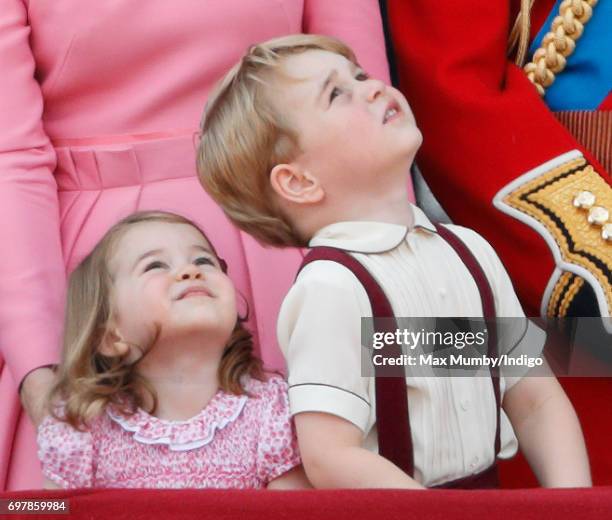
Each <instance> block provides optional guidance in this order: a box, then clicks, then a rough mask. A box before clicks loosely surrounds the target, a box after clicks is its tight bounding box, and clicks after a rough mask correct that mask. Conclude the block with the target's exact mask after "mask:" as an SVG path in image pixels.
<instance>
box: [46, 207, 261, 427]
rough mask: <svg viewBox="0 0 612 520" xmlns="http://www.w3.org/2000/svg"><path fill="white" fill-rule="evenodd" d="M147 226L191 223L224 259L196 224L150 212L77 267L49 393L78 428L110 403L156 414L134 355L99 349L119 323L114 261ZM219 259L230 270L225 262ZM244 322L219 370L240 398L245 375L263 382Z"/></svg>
mask: <svg viewBox="0 0 612 520" xmlns="http://www.w3.org/2000/svg"><path fill="white" fill-rule="evenodd" d="M146 222H166V223H170V224H187V225H190V226H192V227H194V228H195V229H197V230H198V231H199V232H200V233H201V234H202V236H203V237H204V238H205V239H206V240H207V241H208V243H209V244H210V245H211V248H212V250H213V252H214V253H215V256H217V258H218V255H217V254H216V251H215V249H214V246H213V245H212V244H211V243H210V240H208V238H207V237H206V235H205V234H204V232H202V230H201V229H200V228H198V226H197V225H195V224H194V223H193V222H192V221H190V220H188V219H186V218H184V217H181V216H179V215H175V214H172V213H166V212H161V211H146V212H140V213H135V214H133V215H130V216H128V217H127V218H124V219H123V220H121V221H120V222H119V223H117V224H116V225H115V226H113V227H112V228H111V229H110V230H109V231H108V232H107V233H106V234H105V235H104V237H103V238H102V240H101V241H100V242H99V243H98V245H96V247H95V248H94V249H93V251H92V252H91V253H90V254H89V255H88V256H87V257H86V258H85V259H84V260H83V262H81V264H80V265H79V266H78V267H77V268H76V269H75V271H74V272H73V273H72V275H71V277H70V282H69V284H68V295H67V303H66V321H65V329H64V345H63V354H62V362H61V364H60V365H59V367H58V373H57V380H56V383H55V385H54V386H53V388H52V390H51V392H50V395H49V406H50V410H51V413H53V415H54V416H55V417H56V418H57V419H60V420H63V421H66V422H67V423H69V424H71V425H72V426H73V427H75V428H83V427H85V426H86V424H87V422H88V421H89V420H91V419H93V418H94V417H96V416H97V415H99V414H100V413H101V412H102V411H103V410H104V408H105V407H106V406H107V405H109V404H113V405H115V406H117V407H118V408H119V409H120V410H121V411H123V412H124V413H126V414H132V413H134V412H135V410H136V408H138V407H142V408H145V409H147V411H149V412H150V413H152V412H154V410H155V408H156V403H157V399H156V395H155V392H154V390H153V387H152V386H151V385H150V383H149V382H147V381H146V379H145V378H144V377H142V376H140V375H139V374H138V373H137V372H136V370H135V367H134V364H130V363H128V362H127V358H128V354H125V355H122V356H109V355H104V354H102V353H101V352H100V349H99V347H100V345H101V344H102V343H103V342H104V341H105V340H106V339H107V337H106V335H107V331H108V329H109V328H110V326H111V325H112V319H113V308H112V285H113V280H112V276H111V273H110V271H109V269H108V263H109V260H110V258H111V257H112V255H113V254H114V252H115V250H116V247H117V245H118V243H119V241H120V239H121V238H122V237H123V236H124V235H125V233H126V231H127V230H128V229H129V228H130V227H132V226H134V225H135V224H140V223H146ZM219 261H220V264H221V266H222V269H223V270H224V271H225V262H224V261H223V260H222V259H219ZM243 321H244V319H242V318H238V319H237V322H236V326H235V327H234V330H233V332H232V335H231V337H230V339H229V341H228V343H227V346H226V348H225V351H224V353H223V357H222V359H221V364H220V366H219V371H218V376H219V383H220V387H221V389H222V390H224V391H226V392H231V393H234V394H243V393H245V392H244V389H243V388H242V386H241V383H240V380H241V377H242V376H243V375H245V374H248V375H251V376H252V377H255V378H258V379H261V378H262V376H263V371H262V366H261V361H260V360H259V359H258V358H257V357H255V356H254V354H253V341H252V336H251V333H250V332H249V331H248V330H247V329H246V328H244V326H243V325H242V323H243ZM147 350H148V349H147V348H145V351H147ZM59 403H61V405H62V406H61V407H60V408H58V404H59ZM147 403H148V404H147Z"/></svg>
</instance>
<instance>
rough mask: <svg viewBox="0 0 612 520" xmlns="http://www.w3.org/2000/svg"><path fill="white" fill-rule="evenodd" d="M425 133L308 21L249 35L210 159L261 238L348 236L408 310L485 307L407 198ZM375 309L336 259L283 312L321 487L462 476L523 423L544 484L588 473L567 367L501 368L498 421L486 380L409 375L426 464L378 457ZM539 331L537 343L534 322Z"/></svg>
mask: <svg viewBox="0 0 612 520" xmlns="http://www.w3.org/2000/svg"><path fill="white" fill-rule="evenodd" d="M442 124H452V122H448V121H446V122H443V123H442ZM420 144H421V134H420V132H419V129H418V128H417V126H416V124H415V121H414V118H413V116H412V113H411V111H410V107H409V106H408V103H407V101H406V100H405V99H404V97H403V96H402V95H401V94H400V92H398V91H397V90H396V89H394V88H392V87H389V86H387V85H385V84H384V83H382V82H380V81H378V80H375V79H371V78H369V77H368V76H367V74H366V73H365V72H364V71H363V70H361V68H360V67H359V65H358V63H357V61H356V59H355V56H354V55H353V53H352V51H351V50H350V49H348V48H347V47H346V46H345V45H343V44H342V43H341V42H338V41H337V40H333V39H330V38H327V37H322V36H305V35H296V36H289V37H284V38H279V39H276V40H272V41H269V42H266V43H263V44H261V45H257V46H253V47H251V49H250V50H249V51H248V53H247V54H246V55H245V56H244V57H243V58H242V60H241V61H240V63H238V64H237V65H236V66H235V67H234V68H233V69H232V70H231V71H230V72H229V73H228V74H227V75H226V77H225V78H224V79H223V81H222V82H221V83H220V85H219V86H218V88H217V90H216V92H215V93H214V95H213V97H212V98H211V99H210V101H209V104H208V107H207V110H206V113H205V116H204V119H203V124H202V139H201V143H200V147H199V150H198V170H199V174H200V179H201V181H202V183H203V185H204V187H205V188H206V190H207V191H208V192H209V193H210V194H211V196H212V197H214V198H215V200H216V201H217V202H218V203H219V204H220V205H221V207H222V208H223V209H224V211H225V212H226V214H227V215H228V217H229V218H230V219H231V220H233V221H234V222H235V223H236V225H237V226H238V227H240V228H241V229H243V230H244V231H246V232H248V233H250V234H251V235H252V236H254V237H255V238H256V239H258V240H259V241H261V242H262V243H265V244H270V245H274V246H280V247H283V246H298V247H304V246H311V247H313V246H331V247H333V248H335V249H339V250H342V251H345V252H349V253H350V255H351V257H352V258H354V259H356V260H357V261H358V262H359V264H360V265H362V266H363V267H365V268H366V269H367V270H368V271H369V272H370V273H371V275H373V277H374V278H375V279H376V280H377V282H378V284H379V286H380V287H381V288H382V290H383V291H384V293H385V294H386V296H387V298H388V300H389V301H390V304H391V306H392V309H393V313H394V314H395V316H482V315H483V311H482V307H481V305H482V303H481V298H480V296H479V291H478V288H477V285H476V284H475V283H474V279H473V278H472V277H471V275H470V272H469V271H468V270H467V268H466V267H465V265H464V264H463V262H462V261H461V259H460V258H459V256H457V254H456V253H455V252H454V251H453V249H452V248H451V246H450V245H449V243H447V242H446V241H445V240H444V239H443V238H442V237H441V236H440V234H439V233H438V231H437V228H436V227H435V226H434V225H432V223H431V222H430V221H429V220H428V219H427V217H426V216H425V215H424V214H423V213H422V212H421V211H420V210H419V209H418V208H416V207H414V206H412V205H411V204H409V203H408V198H407V182H408V175H409V170H410V165H411V164H412V161H413V160H414V156H415V154H416V152H417V150H418V148H419V145H420ZM466 204H469V201H466ZM448 228H449V229H451V230H452V231H453V232H454V233H455V234H456V235H457V236H458V237H459V238H460V239H461V241H462V242H464V243H465V244H466V245H467V246H468V248H469V250H470V251H471V252H472V254H473V255H474V256H475V257H476V259H477V260H478V263H479V264H480V265H481V266H482V268H483V269H484V272H485V273H486V278H487V279H488V281H489V284H490V285H491V286H492V288H493V294H494V299H495V307H496V312H497V315H498V316H523V312H522V309H521V308H520V304H519V303H518V300H517V298H516V296H515V294H514V291H513V289H512V286H511V283H510V281H509V279H508V277H507V275H506V272H505V270H504V268H503V266H502V265H501V263H500V261H499V259H498V258H497V256H496V255H495V253H494V252H493V250H492V249H491V247H490V246H489V244H488V243H487V242H486V241H485V240H484V239H482V238H481V237H480V236H478V235H477V234H476V233H474V232H472V231H470V230H468V229H465V228H460V227H458V226H448ZM372 315H373V314H372V307H371V305H370V300H369V295H368V294H367V293H366V290H365V289H364V286H363V285H362V283H361V282H360V281H359V280H358V279H357V278H356V276H355V275H354V274H353V273H352V272H351V271H350V270H349V269H347V268H346V267H345V266H343V265H340V264H339V263H336V262H334V261H324V260H321V261H317V262H313V263H310V264H308V265H307V266H305V267H304V268H303V269H302V271H301V272H300V274H299V276H298V277H297V280H296V282H295V284H294V286H293V287H292V288H291V290H290V291H289V293H288V295H287V297H286V299H285V301H284V302H283V305H282V308H281V311H280V315H279V321H278V336H279V342H280V345H281V348H282V350H283V353H284V354H285V357H286V359H287V363H288V369H289V384H290V402H291V409H292V414H293V415H294V416H295V423H296V428H297V433H298V440H299V445H300V449H301V452H302V457H303V462H304V467H305V469H306V472H307V474H308V476H309V478H310V480H311V481H312V483H313V484H314V486H315V487H344V488H350V487H369V488H373V487H382V488H385V487H393V488H420V487H424V486H426V487H430V486H438V485H441V484H444V483H448V482H456V481H457V479H461V478H464V477H469V476H474V475H480V474H484V473H487V472H488V471H489V470H490V468H492V467H493V465H494V463H495V459H496V457H497V456H500V457H504V458H505V457H510V456H511V455H513V454H514V453H515V451H516V448H517V439H516V438H517V437H518V441H519V443H520V444H521V447H522V449H523V451H524V453H525V455H526V456H527V458H528V460H529V462H530V463H531V465H532V467H533V469H534V471H535V473H536V475H537V477H538V479H539V481H540V482H541V484H542V485H544V486H588V485H590V475H589V468H588V459H587V455H586V449H585V446H584V440H583V437H582V433H581V431H580V426H579V423H578V420H577V418H576V415H575V413H574V411H573V408H572V406H571V404H570V403H569V401H568V399H567V398H566V396H565V395H564V393H563V391H562V390H561V388H560V386H559V385H558V383H557V381H556V380H555V379H554V378H544V377H538V378H535V377H534V378H523V379H520V380H518V382H517V380H516V379H514V380H512V381H510V380H509V379H504V378H502V383H501V393H502V395H503V411H502V412H501V414H500V418H499V419H496V417H497V413H498V412H497V408H496V399H495V395H494V394H495V392H494V391H493V388H492V385H491V383H490V381H491V379H487V378H479V377H472V378H450V377H438V378H424V377H423V378H416V377H415V378H408V379H407V380H406V383H407V395H408V408H409V418H410V419H409V423H410V432H411V435H410V436H411V440H412V446H413V447H412V448H410V449H413V454H414V472H413V474H407V473H406V472H404V471H402V470H401V469H400V468H399V467H398V466H396V465H394V464H393V463H392V462H391V461H390V460H388V459H386V458H384V457H382V456H381V455H379V454H378V453H377V436H376V424H375V422H376V411H375V402H376V400H375V384H374V379H373V378H369V377H362V376H361V337H360V332H361V323H360V321H361V317H366V316H372ZM529 338H531V341H533V338H536V341H542V339H541V337H539V336H538V334H537V333H536V332H534V331H533V330H532V329H530V330H529V331H528V334H527V339H526V340H525V341H527V340H529ZM512 383H514V384H513V385H512ZM511 385H512V386H511ZM510 386H511V387H510ZM508 419H510V423H512V427H511V426H510V424H509V423H508ZM497 421H498V422H497ZM496 428H499V431H500V433H499V437H498V438H497V440H496ZM515 434H516V437H515ZM498 445H499V447H500V450H499V451H498V452H497V453H496V450H495V448H494V446H498Z"/></svg>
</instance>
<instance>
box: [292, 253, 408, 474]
mask: <svg viewBox="0 0 612 520" xmlns="http://www.w3.org/2000/svg"><path fill="white" fill-rule="evenodd" d="M317 260H331V261H332V262H337V263H339V264H342V265H343V266H345V267H346V268H347V269H349V270H350V271H351V272H352V273H353V274H354V275H355V276H356V277H357V279H358V280H359V281H360V282H361V284H362V285H363V287H364V289H365V291H366V293H367V295H368V298H369V299H370V305H371V306H372V316H374V317H376V318H395V315H394V314H393V309H392V308H391V304H390V303H389V300H388V299H387V296H386V295H385V293H384V291H383V290H382V288H381V287H380V285H379V284H378V282H377V281H376V280H375V279H374V277H373V276H372V275H371V274H370V272H369V271H368V270H367V269H366V268H365V267H364V266H363V265H362V264H361V263H359V261H358V260H355V258H353V257H352V256H351V255H349V254H348V253H347V252H345V251H342V250H341V249H335V248H333V247H315V248H313V249H311V250H310V252H309V253H308V254H307V255H306V257H305V258H304V260H303V262H302V265H301V267H300V270H302V269H303V268H304V266H306V265H307V264H309V263H311V262H315V261H317ZM375 325H376V324H375ZM376 330H377V331H378V330H379V329H378V328H377V329H376ZM385 332H386V331H385ZM393 348H394V347H387V348H385V349H383V350H382V351H381V353H382V354H383V355H393ZM389 368H392V367H387V369H389ZM394 368H395V369H396V370H397V371H398V373H397V375H395V376H393V377H376V380H375V385H376V428H377V430H378V451H379V453H380V454H381V455H382V456H383V457H385V458H386V459H388V460H390V461H391V462H393V463H394V464H395V465H396V466H398V467H399V468H400V469H402V471H404V472H406V473H407V474H408V475H412V473H413V470H414V467H413V460H412V438H411V436H410V418H409V415H408V399H407V393H406V376H405V374H404V371H403V369H402V367H401V366H397V367H394ZM387 375H388V373H387Z"/></svg>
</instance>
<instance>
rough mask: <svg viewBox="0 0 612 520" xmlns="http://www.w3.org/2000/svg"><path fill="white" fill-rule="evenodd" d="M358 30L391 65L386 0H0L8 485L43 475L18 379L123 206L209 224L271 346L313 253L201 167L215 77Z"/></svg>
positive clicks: (268, 350) (361, 52) (0, 436)
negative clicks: (215, 191) (288, 41)
mask: <svg viewBox="0 0 612 520" xmlns="http://www.w3.org/2000/svg"><path fill="white" fill-rule="evenodd" d="M301 31H304V32H312V33H328V34H332V35H336V36H338V37H340V38H342V39H344V40H346V41H347V42H348V43H349V44H350V45H352V46H353V47H354V48H355V50H356V52H357V56H358V57H359V59H360V60H361V62H362V63H363V65H364V66H365V68H366V69H368V70H369V71H371V72H372V73H373V75H375V76H379V77H383V78H385V79H387V77H388V75H387V64H386V58H385V53H384V41H383V36H382V29H381V24H380V15H379V12H378V3H377V1H376V0H334V1H333V2H331V1H328V0H207V1H206V2H202V1H201V0H175V1H173V2H168V1H167V0H147V1H146V2H142V1H141V0H115V1H113V2H99V1H94V0H37V1H36V2H29V1H26V0H5V1H4V2H3V3H2V9H1V10H0V70H1V71H2V79H1V80H0V118H1V119H0V244H2V247H4V248H5V250H6V253H5V255H4V256H3V260H2V262H0V281H1V283H0V353H1V358H0V370H1V375H0V401H1V402H2V407H1V408H0V489H23V488H34V487H38V486H39V485H40V482H41V480H40V478H41V477H40V469H39V466H38V464H37V461H36V457H35V444H34V432H33V428H32V426H31V424H30V423H29V421H28V420H27V418H26V417H25V415H23V414H21V409H20V406H19V402H18V398H17V385H18V383H19V382H20V381H21V380H22V378H23V377H24V376H25V375H26V374H27V373H28V372H29V371H30V370H32V369H34V368H36V367H38V366H41V365H44V364H48V363H54V362H56V361H57V360H58V357H59V354H58V353H59V344H60V335H61V326H62V319H63V318H62V313H63V305H64V290H65V289H64V288H65V283H66V282H65V278H66V273H67V272H69V271H70V270H71V269H72V268H74V266H75V265H77V263H78V262H79V261H80V260H81V259H82V258H83V257H84V256H85V255H86V254H87V253H88V252H89V251H90V249H91V248H92V246H93V245H94V244H95V243H96V242H97V241H98V240H99V239H100V237H101V236H102V234H103V233H104V232H105V231H106V230H107V229H108V228H109V227H110V226H111V225H112V224H113V223H114V222H116V220H117V219H119V218H121V217H123V216H125V215H127V214H128V213H131V212H133V211H136V210H144V209H155V208H161V209H166V210H169V211H175V212H178V213H181V214H183V215H185V216H187V217H190V218H192V219H193V220H195V221H196V222H197V223H198V224H200V225H201V226H202V227H203V228H204V229H205V230H206V232H207V233H208V234H209V236H210V238H211V240H212V241H213V242H214V244H215V246H216V247H217V249H218V251H219V252H220V254H221V255H223V256H224V257H225V258H226V259H227V260H228V263H229V266H230V275H231V276H232V278H233V279H234V281H235V283H236V285H237V287H238V289H239V290H240V291H241V292H242V293H243V295H244V296H245V299H246V301H248V303H249V307H250V310H251V321H250V324H251V326H252V327H253V328H254V329H255V332H256V336H257V339H258V341H259V345H261V346H262V347H261V354H262V357H263V359H264V361H266V362H267V363H268V365H270V366H272V367H282V360H281V356H280V354H279V352H278V349H277V347H276V340H275V319H276V315H277V312H278V308H279V306H280V302H281V300H282V297H283V296H284V293H285V292H286V290H287V288H288V287H289V285H290V284H291V281H292V278H293V276H294V274H295V270H296V268H297V266H298V265H299V262H300V259H301V255H300V254H299V253H298V252H297V251H295V250H285V251H281V250H273V249H265V248H262V247H260V246H259V245H258V244H257V243H256V242H255V241H254V240H253V239H251V238H249V237H246V236H244V234H242V233H240V232H238V231H236V229H235V228H234V227H233V226H231V225H230V224H229V223H228V222H227V220H226V218H225V217H224V216H223V214H222V213H221V211H220V210H219V209H218V208H217V207H216V205H215V204H213V203H212V202H211V201H210V200H209V198H208V197H207V196H206V194H205V193H204V192H203V190H202V189H201V188H200V186H199V183H198V181H197V179H196V177H195V166H194V162H195V159H194V149H193V135H194V133H195V132H196V130H197V128H198V122H199V118H200V115H201V112H202V108H203V106H204V103H205V101H206V96H207V94H208V92H209V90H210V88H211V87H212V85H213V83H214V82H215V81H216V80H217V79H218V78H219V76H220V75H222V74H223V73H224V72H225V71H226V70H227V69H229V67H230V66H231V65H232V64H233V63H234V61H235V60H236V59H237V58H238V57H239V56H240V55H241V54H242V53H243V51H244V50H245V49H246V48H247V46H248V45H250V44H252V43H254V42H257V41H261V40H265V39H268V38H271V37H273V36H278V35H282V34H288V33H295V32H301Z"/></svg>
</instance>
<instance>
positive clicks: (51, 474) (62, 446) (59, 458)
mask: <svg viewBox="0 0 612 520" xmlns="http://www.w3.org/2000/svg"><path fill="white" fill-rule="evenodd" d="M38 458H39V459H40V462H41V465H42V471H43V475H44V476H45V477H47V478H48V479H50V480H52V481H53V482H55V483H56V484H58V485H60V486H62V487H63V488H84V487H92V486H93V443H92V436H91V433H90V432H89V431H79V430H76V429H74V428H73V427H72V426H70V425H69V424H67V423H65V422H62V421H59V420H57V419H56V418H54V417H51V416H48V417H46V418H45V419H44V420H43V422H42V423H41V424H40V426H39V427H38Z"/></svg>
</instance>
